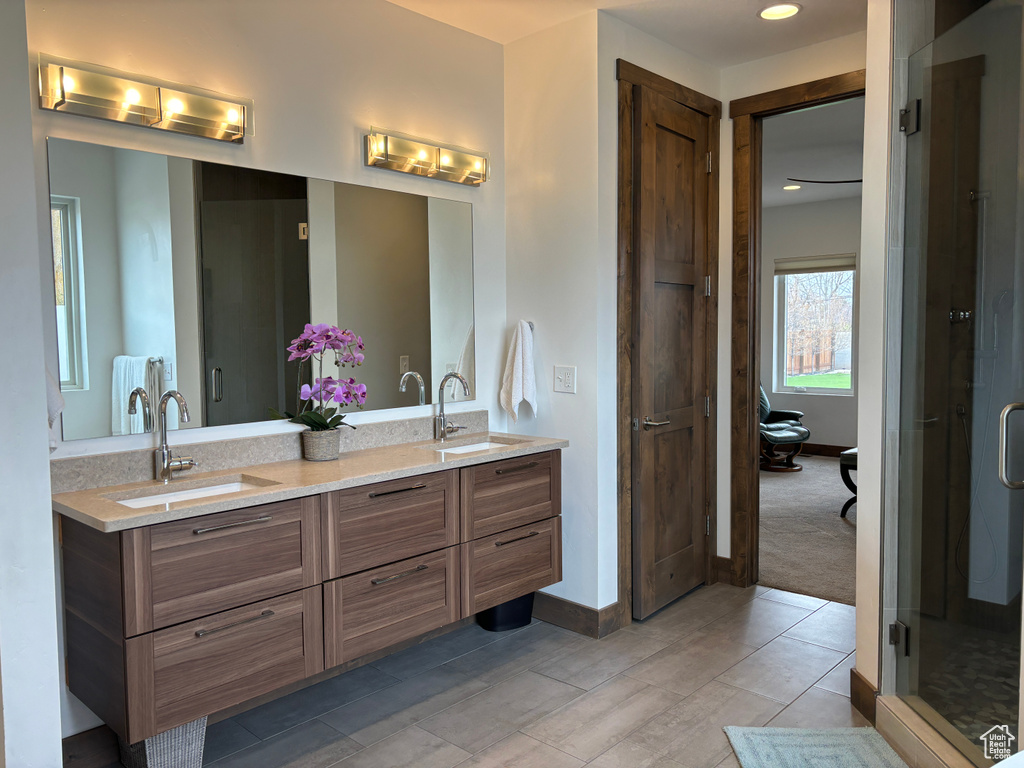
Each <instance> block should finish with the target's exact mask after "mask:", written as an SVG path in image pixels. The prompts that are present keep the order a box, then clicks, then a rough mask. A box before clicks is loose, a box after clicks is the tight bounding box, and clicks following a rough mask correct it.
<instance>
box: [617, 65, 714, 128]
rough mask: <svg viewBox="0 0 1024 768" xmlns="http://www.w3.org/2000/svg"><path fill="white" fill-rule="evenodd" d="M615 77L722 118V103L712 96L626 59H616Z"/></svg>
mask: <svg viewBox="0 0 1024 768" xmlns="http://www.w3.org/2000/svg"><path fill="white" fill-rule="evenodd" d="M615 76H616V78H617V79H618V80H619V81H620V82H622V81H626V82H628V83H632V84H633V85H642V86H644V87H646V88H650V89H651V90H652V91H655V92H656V93H660V94H661V95H662V96H665V97H666V98H669V99H672V101H675V102H678V103H680V104H683V105H684V106H687V107H689V108H690V109H694V110H696V111H697V112H700V113H701V114H703V115H708V116H709V117H717V118H721V116H722V102H720V101H718V100H717V99H712V98H711V97H710V96H705V95H704V94H703V93H698V92H697V91H695V90H693V89H692V88H687V87H686V86H685V85H680V84H679V83H676V82H673V81H672V80H669V79H668V78H667V77H662V76H661V75H656V74H654V73H653V72H648V71H647V70H646V69H641V68H640V67H638V66H636V64H630V63H629V62H628V61H626V60H624V59H616V61H615Z"/></svg>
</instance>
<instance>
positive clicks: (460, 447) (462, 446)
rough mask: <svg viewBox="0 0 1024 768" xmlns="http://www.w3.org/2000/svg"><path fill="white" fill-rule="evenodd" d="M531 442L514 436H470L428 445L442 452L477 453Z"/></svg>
mask: <svg viewBox="0 0 1024 768" xmlns="http://www.w3.org/2000/svg"><path fill="white" fill-rule="evenodd" d="M526 442H529V441H527V440H517V439H516V438H514V437H493V436H492V437H488V438H486V439H484V440H479V439H472V438H469V439H468V440H467V439H463V440H448V441H447V442H445V443H441V444H439V445H432V446H428V447H430V448H431V449H432V450H435V451H441V452H442V453H456V454H459V453H476V452H477V451H489V450H491V449H492V448H508V447H509V446H510V445H519V444H520V443H526Z"/></svg>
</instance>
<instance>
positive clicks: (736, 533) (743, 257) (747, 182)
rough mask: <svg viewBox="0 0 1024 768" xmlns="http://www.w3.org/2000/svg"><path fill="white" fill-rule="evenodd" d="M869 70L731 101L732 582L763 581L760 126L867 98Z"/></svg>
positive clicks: (741, 584) (739, 584)
mask: <svg viewBox="0 0 1024 768" xmlns="http://www.w3.org/2000/svg"><path fill="white" fill-rule="evenodd" d="M864 75H865V72H864V70H857V71H856V72H847V73H845V74H842V75H836V76H835V77H826V78H823V79H821V80H815V81H813V82H810V83H803V84H800V85H794V86H791V87H789V88H780V89H778V90H774V91H769V92H767V93H761V94H756V95H753V96H747V97H745V98H742V99H737V100H735V101H732V102H730V104H729V114H730V116H731V117H732V119H733V222H732V224H733V225H732V236H733V243H732V254H731V255H732V291H733V293H732V328H731V331H732V350H731V370H732V374H731V381H730V385H731V389H730V391H731V395H730V410H731V416H732V427H731V429H730V433H729V434H730V440H731V443H732V444H731V447H730V452H729V453H730V460H731V475H730V488H731V493H732V504H731V510H730V515H731V523H732V524H731V528H730V556H731V558H732V583H733V584H735V585H737V586H742V587H746V586H750V585H751V584H754V583H756V582H757V578H758V548H757V535H758V505H759V502H760V498H759V497H760V494H759V475H758V473H759V469H758V454H759V443H760V439H759V438H760V435H759V434H758V429H757V422H756V421H754V419H753V414H754V413H755V411H756V410H757V407H758V400H759V397H760V391H759V385H760V382H759V379H760V339H761V336H760V334H761V319H760V311H761V291H760V275H761V254H760V250H761V125H762V122H763V119H764V118H765V117H769V116H771V115H777V114H782V113H784V112H792V111H795V110H798V109H805V108H807V107H809V106H815V105H821V104H830V103H832V102H836V101H842V100H844V99H849V98H854V97H856V96H860V95H862V94H863V93H864V81H865V77H864Z"/></svg>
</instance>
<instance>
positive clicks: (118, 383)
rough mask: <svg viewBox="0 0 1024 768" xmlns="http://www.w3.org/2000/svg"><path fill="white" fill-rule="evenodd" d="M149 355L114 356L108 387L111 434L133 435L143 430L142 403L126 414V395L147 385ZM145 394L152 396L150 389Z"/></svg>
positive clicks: (148, 384)
mask: <svg viewBox="0 0 1024 768" xmlns="http://www.w3.org/2000/svg"><path fill="white" fill-rule="evenodd" d="M151 359H152V358H150V357H133V356H129V355H118V356H117V357H115V358H114V378H113V383H112V385H111V389H110V433H111V434H112V435H134V434H141V433H142V432H144V431H145V427H144V426H143V420H142V404H141V403H139V404H138V407H137V408H136V414H135V415H134V416H129V415H128V396H129V395H131V393H132V390H133V389H135V388H136V387H148V386H150V381H149V368H150V366H149V361H150V360H151ZM146 394H148V395H149V396H150V398H153V397H154V395H153V393H152V392H151V391H150V390H148V389H147V390H146Z"/></svg>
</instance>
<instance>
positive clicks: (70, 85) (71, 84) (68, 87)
mask: <svg viewBox="0 0 1024 768" xmlns="http://www.w3.org/2000/svg"><path fill="white" fill-rule="evenodd" d="M64 90H65V91H73V90H75V81H74V80H73V79H72V77H71V75H64Z"/></svg>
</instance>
